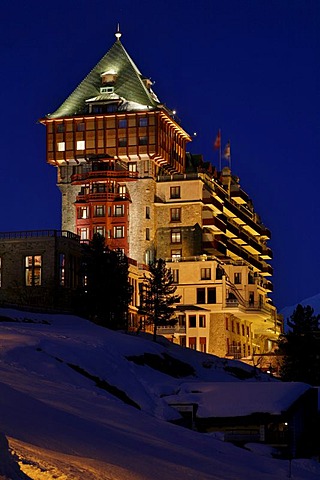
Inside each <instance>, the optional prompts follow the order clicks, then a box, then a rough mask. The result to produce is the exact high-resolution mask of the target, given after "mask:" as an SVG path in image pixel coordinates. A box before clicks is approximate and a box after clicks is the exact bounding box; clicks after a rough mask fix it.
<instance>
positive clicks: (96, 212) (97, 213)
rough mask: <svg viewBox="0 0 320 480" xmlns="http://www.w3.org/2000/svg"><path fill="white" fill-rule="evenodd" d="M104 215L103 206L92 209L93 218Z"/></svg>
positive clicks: (104, 208) (104, 209)
mask: <svg viewBox="0 0 320 480" xmlns="http://www.w3.org/2000/svg"><path fill="white" fill-rule="evenodd" d="M105 214H106V207H105V205H96V206H95V207H94V216H95V217H104V216H105Z"/></svg>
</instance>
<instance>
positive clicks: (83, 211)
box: [78, 207, 89, 218]
mask: <svg viewBox="0 0 320 480" xmlns="http://www.w3.org/2000/svg"><path fill="white" fill-rule="evenodd" d="M78 218H89V207H79V208H78Z"/></svg>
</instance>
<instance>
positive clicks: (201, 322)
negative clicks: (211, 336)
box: [199, 315, 206, 328]
mask: <svg viewBox="0 0 320 480" xmlns="http://www.w3.org/2000/svg"><path fill="white" fill-rule="evenodd" d="M199 327H200V328H206V316H205V315H199Z"/></svg>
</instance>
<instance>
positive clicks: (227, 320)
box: [226, 317, 229, 330]
mask: <svg viewBox="0 0 320 480" xmlns="http://www.w3.org/2000/svg"><path fill="white" fill-rule="evenodd" d="M226 330H229V318H228V317H226Z"/></svg>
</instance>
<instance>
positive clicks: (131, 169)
mask: <svg viewBox="0 0 320 480" xmlns="http://www.w3.org/2000/svg"><path fill="white" fill-rule="evenodd" d="M128 170H129V172H137V164H136V162H130V163H128Z"/></svg>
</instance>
